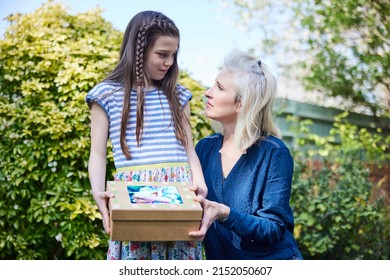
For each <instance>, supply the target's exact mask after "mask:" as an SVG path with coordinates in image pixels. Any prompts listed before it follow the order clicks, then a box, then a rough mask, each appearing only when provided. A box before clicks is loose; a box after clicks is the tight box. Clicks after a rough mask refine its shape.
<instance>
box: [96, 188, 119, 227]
mask: <svg viewBox="0 0 390 280" xmlns="http://www.w3.org/2000/svg"><path fill="white" fill-rule="evenodd" d="M114 196H115V195H114V194H113V193H111V192H108V191H106V192H94V193H93V198H94V200H95V202H96V204H97V206H98V208H99V212H100V214H101V215H102V219H103V227H104V230H105V232H106V233H108V234H110V233H111V222H110V213H109V211H108V200H109V199H110V198H112V197H114Z"/></svg>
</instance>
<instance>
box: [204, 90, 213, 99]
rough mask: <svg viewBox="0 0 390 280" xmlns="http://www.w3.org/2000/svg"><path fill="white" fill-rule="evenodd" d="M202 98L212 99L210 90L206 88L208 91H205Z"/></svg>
mask: <svg viewBox="0 0 390 280" xmlns="http://www.w3.org/2000/svg"><path fill="white" fill-rule="evenodd" d="M204 96H205V97H207V98H211V97H212V92H211V88H208V89H207V90H206V91H205V93H204Z"/></svg>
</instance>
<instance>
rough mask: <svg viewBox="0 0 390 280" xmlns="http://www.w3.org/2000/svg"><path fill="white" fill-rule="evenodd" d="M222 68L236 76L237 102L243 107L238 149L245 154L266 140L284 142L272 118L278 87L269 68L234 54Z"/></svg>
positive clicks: (246, 57)
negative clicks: (257, 143)
mask: <svg viewBox="0 0 390 280" xmlns="http://www.w3.org/2000/svg"><path fill="white" fill-rule="evenodd" d="M223 66H224V68H225V69H226V70H227V71H229V72H230V73H231V74H232V76H233V85H234V87H235V91H236V100H237V102H239V103H240V105H241V110H240V112H239V114H238V118H237V125H236V129H235V136H234V139H235V142H236V144H237V146H238V147H239V148H240V149H241V150H246V149H248V148H249V147H250V146H252V145H253V144H254V143H255V142H256V141H258V140H259V139H262V138H264V137H266V136H269V135H273V136H275V137H278V138H281V133H280V130H279V128H278V127H277V126H276V125H275V123H274V121H273V118H272V108H273V104H274V101H275V97H276V90H277V84H276V79H275V77H274V76H273V75H272V73H271V72H270V70H269V68H268V67H267V65H266V64H264V62H262V61H260V60H257V59H256V58H254V57H253V56H251V55H249V54H247V53H244V52H241V51H238V50H234V51H232V52H231V53H229V54H228V55H227V56H226V57H225V60H224V65H223Z"/></svg>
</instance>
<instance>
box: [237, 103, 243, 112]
mask: <svg viewBox="0 0 390 280" xmlns="http://www.w3.org/2000/svg"><path fill="white" fill-rule="evenodd" d="M241 107H242V104H241V101H240V100H239V101H237V102H236V112H237V113H240V112H241Z"/></svg>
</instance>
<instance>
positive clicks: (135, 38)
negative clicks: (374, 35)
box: [105, 11, 187, 159]
mask: <svg viewBox="0 0 390 280" xmlns="http://www.w3.org/2000/svg"><path fill="white" fill-rule="evenodd" d="M160 36H170V37H175V38H178V39H179V40H180V32H179V29H178V28H177V27H176V25H175V23H174V22H173V21H172V20H171V19H169V18H168V17H167V16H165V15H164V14H162V13H159V12H155V11H143V12H140V13H138V14H136V15H135V16H134V17H133V18H132V19H131V20H130V22H129V24H128V25H127V28H126V30H125V33H124V35H123V41H122V46H121V50H120V57H119V62H118V64H117V66H116V67H115V69H114V70H113V71H112V72H111V73H110V74H109V75H108V76H107V78H106V79H105V80H109V81H113V82H118V83H120V84H122V85H123V87H124V92H125V96H124V100H123V111H122V121H121V134H120V144H121V148H122V151H123V154H124V155H125V156H126V158H128V159H130V158H131V154H130V150H129V147H128V145H127V143H126V127H127V122H128V118H129V112H130V95H131V90H132V88H133V87H134V86H136V88H137V123H136V139H137V144H138V145H139V144H140V141H141V137H142V130H143V121H144V105H145V88H146V86H147V85H151V84H153V85H154V86H156V87H157V88H158V89H160V90H161V91H162V92H163V93H164V94H165V95H166V97H167V99H168V102H169V106H170V108H171V112H172V118H173V124H174V127H175V133H176V138H177V139H178V140H179V141H180V142H181V143H182V144H183V145H184V146H186V144H187V142H186V139H187V136H186V133H185V129H184V127H183V123H182V122H181V119H182V115H183V114H184V113H183V110H181V108H180V102H179V99H178V94H177V89H176V83H177V77H178V73H179V67H178V64H177V53H178V52H177V53H176V54H175V59H174V62H173V64H172V66H171V67H170V68H169V70H168V72H167V74H166V75H165V77H164V79H163V80H161V81H152V80H150V78H149V77H148V76H147V75H145V73H144V69H143V67H144V60H145V56H146V54H148V51H149V50H150V49H151V48H153V46H154V44H155V42H156V40H157V39H158V38H159V37H160ZM178 51H179V50H178Z"/></svg>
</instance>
